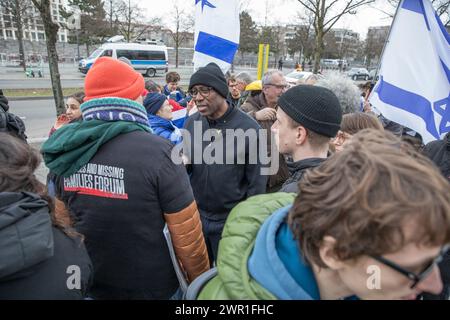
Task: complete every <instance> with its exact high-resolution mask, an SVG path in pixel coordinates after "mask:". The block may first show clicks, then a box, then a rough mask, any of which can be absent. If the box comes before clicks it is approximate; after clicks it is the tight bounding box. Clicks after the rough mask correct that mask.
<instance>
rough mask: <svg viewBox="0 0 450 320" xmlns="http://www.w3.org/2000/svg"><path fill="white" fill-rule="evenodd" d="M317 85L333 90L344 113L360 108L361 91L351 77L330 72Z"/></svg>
mask: <svg viewBox="0 0 450 320" xmlns="http://www.w3.org/2000/svg"><path fill="white" fill-rule="evenodd" d="M315 85H316V86H321V87H324V88H327V89H329V90H331V91H333V93H334V94H335V95H336V97H337V98H338V100H339V102H340V104H341V107H342V114H346V113H352V112H357V111H358V110H359V109H360V106H361V93H360V91H359V89H358V87H357V86H356V85H355V84H354V83H353V81H352V80H351V79H349V78H347V77H345V76H342V75H340V74H339V73H330V74H328V75H327V76H326V77H325V78H322V79H320V80H319V81H317V82H316V84H315Z"/></svg>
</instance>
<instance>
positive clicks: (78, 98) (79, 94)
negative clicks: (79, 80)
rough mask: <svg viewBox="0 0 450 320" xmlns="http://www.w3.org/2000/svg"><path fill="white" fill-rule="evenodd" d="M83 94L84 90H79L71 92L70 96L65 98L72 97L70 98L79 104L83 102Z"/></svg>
mask: <svg viewBox="0 0 450 320" xmlns="http://www.w3.org/2000/svg"><path fill="white" fill-rule="evenodd" d="M85 96H86V95H85V94H84V92H82V91H80V92H76V93H74V94H71V95H70V96H68V97H67V99H69V98H72V99H75V100H76V101H77V102H78V103H79V104H83V101H84V97H85Z"/></svg>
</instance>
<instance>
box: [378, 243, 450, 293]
mask: <svg viewBox="0 0 450 320" xmlns="http://www.w3.org/2000/svg"><path fill="white" fill-rule="evenodd" d="M449 249H450V245H445V246H443V247H442V249H441V251H440V252H439V255H438V256H437V257H436V258H434V259H433V260H432V261H431V262H430V263H429V264H427V266H426V267H425V268H424V269H423V271H422V272H420V273H419V274H416V273H414V272H411V271H408V270H405V269H404V268H402V267H400V266H399V265H398V264H396V263H394V262H392V261H390V260H388V259H386V258H383V257H381V256H371V257H372V258H373V259H375V260H377V261H378V262H381V263H382V264H384V265H386V266H388V267H390V268H392V269H394V270H395V271H397V272H399V273H401V274H402V275H404V276H405V277H407V278H409V279H410V280H412V281H413V284H412V285H411V289H414V288H415V287H416V286H417V284H419V282H420V281H422V280H424V279H425V278H426V277H428V276H429V275H430V273H431V272H432V271H433V269H434V267H435V266H436V265H437V264H438V263H440V262H441V261H442V259H443V258H444V256H445V254H446V253H447V252H448V251H449Z"/></svg>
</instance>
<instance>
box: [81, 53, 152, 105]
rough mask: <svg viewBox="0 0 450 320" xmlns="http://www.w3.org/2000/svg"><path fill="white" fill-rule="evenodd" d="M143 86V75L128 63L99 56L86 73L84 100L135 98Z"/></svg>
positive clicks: (142, 89) (140, 92)
mask: <svg viewBox="0 0 450 320" xmlns="http://www.w3.org/2000/svg"><path fill="white" fill-rule="evenodd" d="M144 88H145V83H144V77H143V76H142V75H141V74H140V73H138V72H136V71H135V70H134V69H133V68H132V67H130V66H129V65H128V64H126V63H125V62H122V61H119V60H116V59H113V58H110V57H101V58H99V59H97V61H96V62H95V63H94V65H93V66H92V68H91V69H90V70H89V72H88V74H87V75H86V79H85V81H84V91H85V93H86V97H85V98H84V101H85V102H86V101H88V100H91V99H96V98H106V97H118V98H125V99H130V100H136V99H137V98H138V97H139V96H140V95H141V94H142V92H143V91H144Z"/></svg>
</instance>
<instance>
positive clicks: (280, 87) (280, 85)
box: [266, 83, 289, 90]
mask: <svg viewBox="0 0 450 320" xmlns="http://www.w3.org/2000/svg"><path fill="white" fill-rule="evenodd" d="M266 86H272V87H275V88H277V89H279V90H282V89H286V88H288V87H289V85H287V84H273V83H266Z"/></svg>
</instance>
